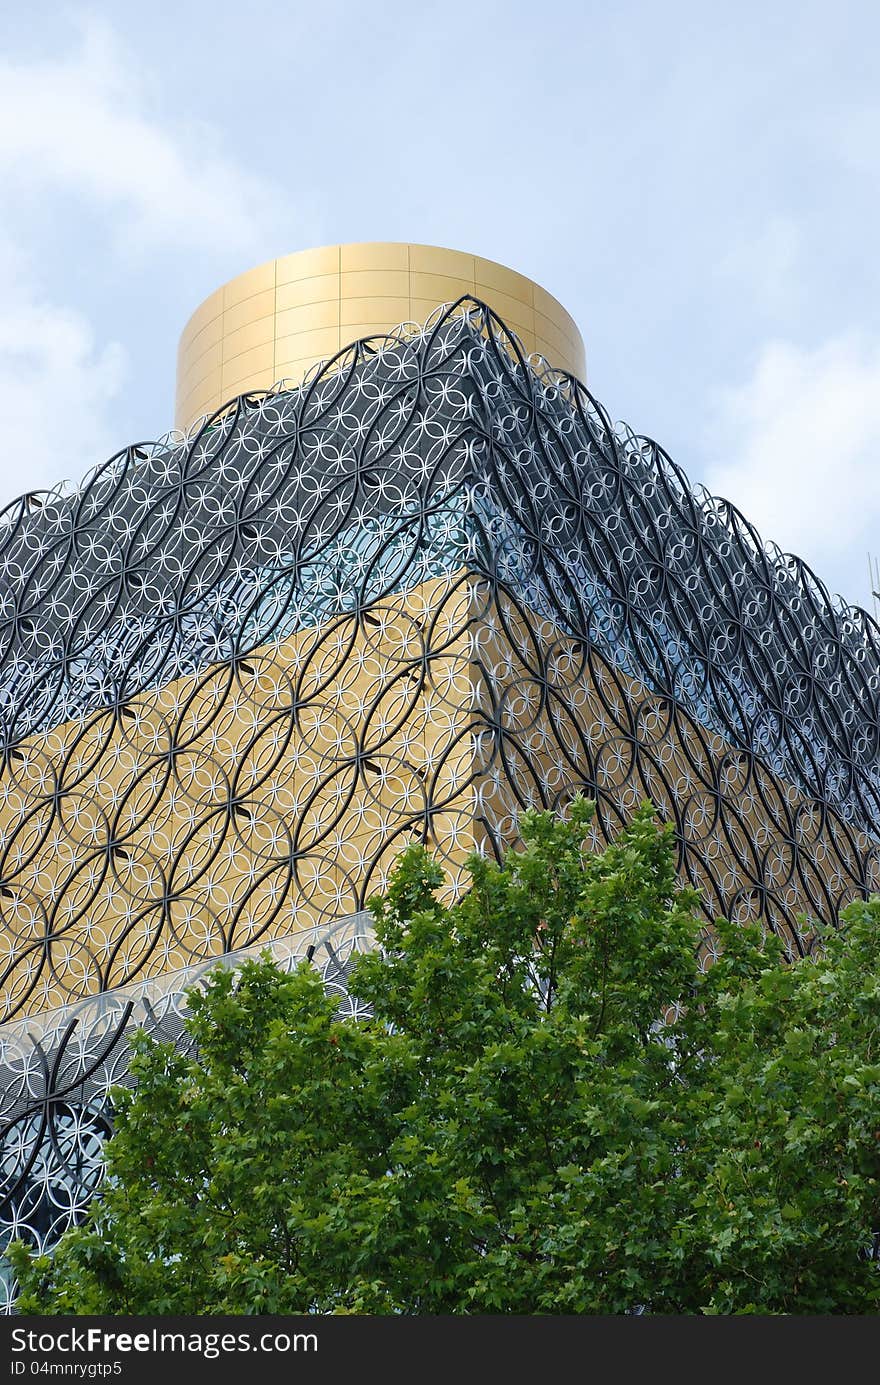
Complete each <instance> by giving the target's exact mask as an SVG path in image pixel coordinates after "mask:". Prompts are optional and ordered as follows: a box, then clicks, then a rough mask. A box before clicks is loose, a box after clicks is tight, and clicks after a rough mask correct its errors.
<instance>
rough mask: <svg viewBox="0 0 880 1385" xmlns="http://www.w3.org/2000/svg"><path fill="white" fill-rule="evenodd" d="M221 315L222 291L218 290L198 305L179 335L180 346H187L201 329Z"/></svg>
mask: <svg viewBox="0 0 880 1385" xmlns="http://www.w3.org/2000/svg"><path fill="white" fill-rule="evenodd" d="M222 313H223V289H222V288H219V289H216V290H215V291H214V293H212V294H211V296H210V298H206V299H205V301H204V303H200V304H199V306H198V307H197V308H196V310H195V312H194V313H193V315H192V317H191V318H190V319H189V321H188V322H187V324H186V326H185V327H184V329H183V331H182V332H181V334H180V342H181V346H182V345H183V344H184V342H185V343H187V345H189V343H191V342H192V341H193V340H194V339H195V338H196V337H197V336H198V334H199V332H200V331H201V330H202V328H203V327H206V326H207V324H208V323H209V322H213V321H214V319H215V318H218V317H220V316H222Z"/></svg>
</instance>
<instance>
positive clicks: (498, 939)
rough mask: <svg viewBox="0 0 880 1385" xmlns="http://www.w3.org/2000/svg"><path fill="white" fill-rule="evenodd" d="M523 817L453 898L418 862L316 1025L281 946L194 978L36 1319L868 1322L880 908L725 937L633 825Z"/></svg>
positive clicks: (877, 1122) (877, 1300)
mask: <svg viewBox="0 0 880 1385" xmlns="http://www.w3.org/2000/svg"><path fill="white" fill-rule="evenodd" d="M590 812H591V809H590V806H589V805H587V804H585V803H584V802H582V801H577V802H576V803H575V805H574V807H573V810H572V812H571V816H570V820H569V821H568V822H561V821H556V820H554V819H553V818H552V817H551V816H550V815H549V814H527V815H526V816H525V818H524V820H523V822H522V824H521V832H522V838H523V841H524V844H525V845H524V849H522V850H519V851H512V852H510V853H509V854H508V856H507V858H506V860H505V862H504V864H503V866H500V867H499V866H496V865H494V864H490V863H488V862H486V861H484V860H481V859H479V858H475V859H474V860H473V861H472V862H471V865H470V870H471V875H472V888H471V889H470V891H469V892H468V893H467V894H466V895H465V896H464V897H463V898H462V899H461V900H460V901H459V902H458V903H456V904H454V905H453V906H452V907H447V906H445V905H444V904H442V903H441V902H440V900H439V898H438V892H439V887H440V886H441V883H442V873H441V871H440V869H439V867H438V866H437V865H436V864H435V863H434V862H433V861H432V860H431V859H430V857H429V856H427V855H426V854H425V853H424V852H423V851H422V850H420V849H415V848H414V849H411V850H409V851H408V852H407V853H406V854H405V855H404V856H403V857H402V859H401V861H400V863H399V865H398V867H397V869H396V871H395V873H394V876H393V879H392V882H391V885H390V888H389V890H388V892H387V894H386V896H385V897H384V899H382V900H381V901H380V902H379V903H378V904H377V905H376V906H375V918H376V931H377V935H378V940H379V943H380V945H381V950H378V951H376V952H374V953H372V954H370V955H367V956H365V957H363V958H362V959H360V960H359V961H358V963H357V965H356V967H355V969H354V972H353V975H352V977H351V987H352V990H353V991H354V992H355V993H356V994H357V995H358V996H359V997H360V998H361V999H362V1000H364V1001H366V1002H369V1004H370V1005H371V1006H372V1010H373V1015H374V1018H373V1019H372V1020H371V1021H369V1022H361V1023H355V1022H354V1021H350V1020H339V1019H338V1018H336V1017H335V1016H334V1004H333V1001H332V1000H331V999H329V998H328V997H327V995H326V994H325V993H324V991H323V988H322V986H321V984H320V981H319V979H318V977H317V976H316V974H315V973H314V971H313V970H311V969H310V968H309V967H308V966H302V967H300V968H299V969H298V970H297V971H295V972H293V973H284V972H282V971H281V970H279V969H278V968H277V967H276V966H275V965H273V964H272V962H271V961H269V960H268V959H264V960H260V961H255V962H250V963H248V964H247V965H245V966H244V967H242V968H241V970H240V971H238V972H237V973H236V974H234V975H233V974H232V973H230V972H229V971H225V970H218V971H217V972H216V973H214V975H213V977H212V979H211V980H210V982H209V983H208V985H207V987H206V989H205V990H204V991H199V990H196V991H194V992H193V993H192V994H191V997H190V1005H191V1011H192V1016H191V1019H190V1020H189V1028H190V1030H191V1033H192V1035H193V1037H194V1039H195V1041H196V1044H197V1057H195V1058H194V1057H185V1056H181V1055H180V1054H179V1053H177V1052H175V1051H174V1050H173V1049H172V1048H170V1047H168V1046H163V1045H161V1044H154V1043H152V1042H150V1041H148V1040H147V1039H146V1038H145V1037H141V1038H140V1040H139V1042H138V1045H137V1058H136V1069H137V1078H138V1086H137V1089H136V1090H135V1091H134V1092H130V1091H120V1092H119V1093H118V1094H117V1097H116V1100H117V1112H116V1122H117V1125H116V1134H115V1135H114V1137H113V1139H112V1140H111V1141H110V1143H109V1146H108V1150H107V1165H108V1173H109V1177H108V1180H107V1182H106V1183H105V1187H104V1192H103V1196H102V1197H101V1199H100V1200H99V1201H98V1202H96V1204H95V1205H94V1207H93V1209H92V1212H91V1215H90V1217H89V1220H88V1222H87V1223H86V1224H85V1225H84V1226H83V1227H81V1228H79V1229H78V1230H75V1231H73V1232H70V1233H68V1234H67V1235H66V1236H65V1237H64V1239H63V1240H62V1242H61V1243H60V1245H59V1246H58V1248H57V1250H56V1252H55V1254H54V1256H53V1257H51V1258H49V1257H46V1256H42V1257H39V1258H36V1259H31V1258H30V1257H29V1255H28V1253H27V1251H26V1250H25V1249H24V1247H19V1248H18V1249H17V1250H16V1251H15V1252H14V1254H13V1259H14V1263H15V1266H16V1269H17V1271H18V1273H19V1275H20V1278H21V1284H22V1298H21V1308H22V1310H23V1311H26V1312H33V1313H36V1312H52V1313H82V1312H91V1313H99V1312H103V1313H171V1312H175V1313H203V1312H231V1313H238V1312H265V1313H269V1312H275V1313H284V1312H303V1311H309V1310H314V1311H319V1312H356V1313H390V1312H403V1313H450V1312H452V1313H497V1312H505V1313H508V1312H509V1313H536V1312H537V1313H623V1312H630V1311H637V1310H641V1311H649V1312H677V1313H747V1312H774V1313H807V1312H809V1313H816V1312H847V1313H860V1312H868V1311H876V1310H877V1309H878V1308H880V1273H878V1265H877V1262H876V1258H874V1259H872V1258H871V1257H870V1248H871V1243H872V1233H873V1232H874V1231H875V1229H876V1228H877V1227H878V1226H880V901H876V900H875V901H871V902H870V903H860V904H856V905H853V906H851V907H850V908H849V909H848V910H847V911H846V912H845V914H844V916H843V927H842V929H841V930H840V932H837V931H831V932H829V934H828V936H827V937H826V938H825V939H824V952H823V955H822V957H821V958H820V959H819V960H816V961H804V962H796V963H794V964H793V965H785V964H783V962H782V961H781V959H780V953H779V946H778V943H777V942H776V941H775V940H774V939H773V938H772V937H770V938H768V939H764V938H762V937H761V935H760V933H759V932H758V931H757V930H755V929H749V928H743V927H734V926H732V925H730V924H727V923H725V922H723V921H721V922H719V923H718V924H717V929H716V932H717V939H718V944H719V948H720V957H719V960H718V961H716V962H715V963H714V965H712V966H711V967H710V968H709V969H708V970H707V971H705V972H704V971H702V970H701V969H700V966H699V964H698V960H697V954H698V942H699V937H700V931H701V925H700V923H699V921H698V919H697V917H696V910H695V900H694V898H693V896H692V895H689V894H682V893H679V892H677V891H676V888H675V882H674V849H673V844H672V841H671V838H670V834H669V831H668V829H664V830H658V829H657V828H656V827H655V825H654V823H653V821H652V817H651V814H650V812H649V810H647V809H646V810H644V811H642V812H641V813H639V814H638V815H637V817H636V818H635V819H634V821H633V822H632V823H631V825H630V826H629V827H627V828H626V829H625V831H624V832H623V833H622V835H621V837H620V840H619V841H618V842H617V843H616V844H615V845H613V846H611V847H610V848H609V849H608V850H606V851H605V852H604V854H602V855H591V854H589V853H588V852H587V851H586V849H585V847H584V836H585V832H586V828H587V823H588V820H589V814H590Z"/></svg>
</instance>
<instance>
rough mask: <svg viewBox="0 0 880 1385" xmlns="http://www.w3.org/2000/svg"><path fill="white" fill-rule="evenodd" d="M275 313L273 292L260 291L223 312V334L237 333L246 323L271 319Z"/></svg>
mask: <svg viewBox="0 0 880 1385" xmlns="http://www.w3.org/2000/svg"><path fill="white" fill-rule="evenodd" d="M274 311H275V290H274V289H262V290H261V292H260V293H255V294H254V295H253V296H252V297H251V298H246V299H244V300H243V302H241V303H233V304H232V306H231V307H229V308H225V309H224V311H223V332H224V334H226V333H228V332H238V331H239V330H240V329H241V328H242V327H244V326H245V325H246V324H247V323H248V322H256V321H257V320H258V319H259V318H264V317H271V316H272V314H273V313H274Z"/></svg>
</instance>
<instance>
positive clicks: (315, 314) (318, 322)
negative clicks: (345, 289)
mask: <svg viewBox="0 0 880 1385" xmlns="http://www.w3.org/2000/svg"><path fill="white" fill-rule="evenodd" d="M338 326H339V299H338V298H328V299H325V300H324V301H323V302H320V303H305V304H303V306H302V307H300V308H286V309H285V310H284V311H283V312H279V313H276V314H275V335H276V337H277V338H278V340H279V341H282V340H283V339H284V338H285V337H292V336H295V335H296V333H297V332H314V331H317V330H318V329H319V328H322V327H338Z"/></svg>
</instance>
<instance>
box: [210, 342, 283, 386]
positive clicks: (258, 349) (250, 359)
mask: <svg viewBox="0 0 880 1385" xmlns="http://www.w3.org/2000/svg"><path fill="white" fill-rule="evenodd" d="M274 364H275V343H274V341H268V342H266V343H265V344H264V345H263V346H254V347H252V348H251V350H250V351H243V352H242V354H241V355H240V356H236V358H235V360H233V361H229V362H228V363H224V366H223V370H222V384H223V388H224V389H225V388H226V387H227V385H232V384H237V383H238V381H239V380H241V379H243V378H246V377H247V374H248V372H249V371H253V372H254V374H262V372H263V371H265V370H271V369H272V367H273V365H274Z"/></svg>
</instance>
